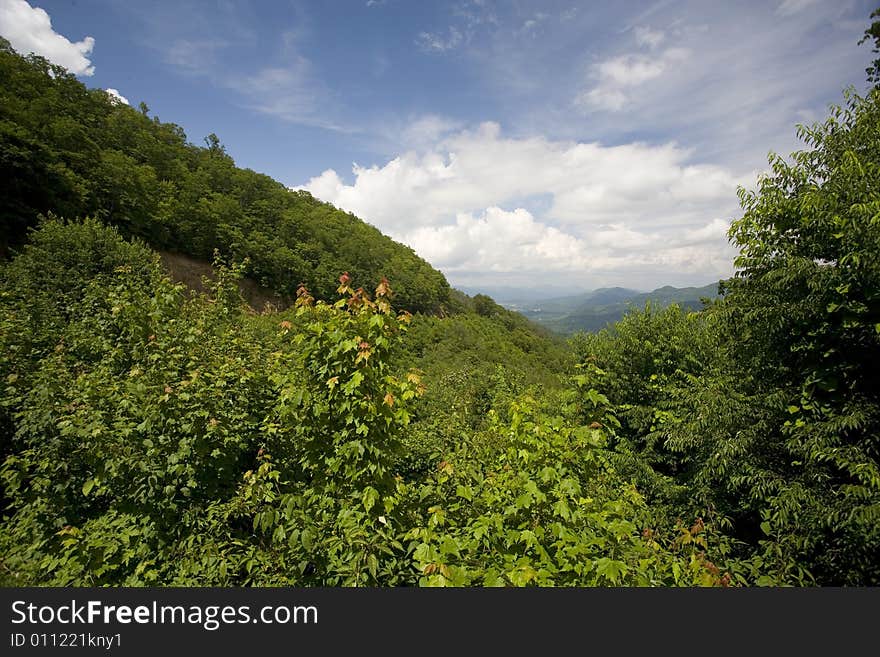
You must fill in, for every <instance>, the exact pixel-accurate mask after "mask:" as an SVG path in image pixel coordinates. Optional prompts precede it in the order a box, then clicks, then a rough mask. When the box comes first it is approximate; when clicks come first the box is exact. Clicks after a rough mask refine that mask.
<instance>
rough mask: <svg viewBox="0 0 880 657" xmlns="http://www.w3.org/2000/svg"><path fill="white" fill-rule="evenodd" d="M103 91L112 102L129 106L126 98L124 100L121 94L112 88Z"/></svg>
mask: <svg viewBox="0 0 880 657" xmlns="http://www.w3.org/2000/svg"><path fill="white" fill-rule="evenodd" d="M104 91H106V92H107V95H108V96H110V98H111V99H112V100H113V101H114V102H117V103H122V104H123V105H128V104H129V102H128V98H126V97H125V96H123V95H122V94H121V93H119V91H118V90H116V89H113V88H110V89H104Z"/></svg>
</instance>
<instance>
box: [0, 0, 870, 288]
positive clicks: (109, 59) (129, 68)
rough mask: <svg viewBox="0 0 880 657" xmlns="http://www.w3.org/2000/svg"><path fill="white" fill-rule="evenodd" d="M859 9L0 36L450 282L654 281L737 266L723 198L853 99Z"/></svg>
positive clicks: (296, 19) (189, 15)
mask: <svg viewBox="0 0 880 657" xmlns="http://www.w3.org/2000/svg"><path fill="white" fill-rule="evenodd" d="M872 8H873V7H872V5H871V4H870V3H869V2H863V1H861V0H840V1H824V2H823V1H821V0H776V1H771V0H765V1H761V2H745V1H742V2H739V1H738V2H735V3H731V2H707V1H705V0H703V1H686V0H682V1H672V0H661V1H660V2H625V3H605V2H602V3H600V2H592V3H586V2H570V1H569V2H526V1H519V2H504V3H502V2H491V1H490V0H480V1H474V0H460V1H454V2H433V3H432V2H415V1H409V2H404V1H395V0H385V1H384V2H383V1H380V0H369V1H367V0H359V1H357V2H292V1H291V2H284V1H279V0H275V1H272V2H243V1H239V0H225V1H200V2H194V1H190V0H175V1H174V2H165V0H153V1H150V2H130V1H123V0H78V1H74V0H67V1H62V0H30V3H28V2H26V1H25V0H0V33H2V34H3V35H4V36H5V37H6V38H8V39H10V41H11V42H12V44H13V46H14V47H16V48H17V49H19V50H34V51H37V52H40V51H42V52H40V54H44V55H45V56H47V57H49V58H50V59H53V60H54V61H56V62H57V63H60V64H62V65H64V66H67V67H68V68H69V69H70V70H72V71H73V72H74V73H76V74H77V75H78V76H79V77H80V79H81V80H82V81H83V82H85V83H86V84H87V85H88V86H93V87H101V88H105V89H108V88H112V89H115V90H117V91H118V93H120V94H121V95H122V96H124V97H125V98H126V99H127V100H128V101H129V102H130V103H131V104H132V105H137V104H138V103H139V102H140V101H144V102H146V103H147V104H148V106H149V107H150V109H151V111H152V113H153V114H155V115H157V116H159V118H160V119H162V120H163V121H171V122H174V123H177V124H179V125H181V126H182V127H183V128H184V129H185V131H186V133H187V135H188V136H189V139H190V140H191V141H192V142H194V143H201V140H202V139H203V137H205V136H206V135H207V134H209V133H211V132H214V133H216V134H217V135H219V137H220V139H221V141H222V142H223V143H224V144H225V146H226V148H227V150H228V152H229V153H230V154H231V155H232V156H233V157H234V158H235V160H236V162H237V163H238V164H239V165H240V166H245V167H249V168H252V169H255V170H257V171H261V172H264V173H267V174H269V175H271V176H272V177H274V178H276V179H278V180H280V181H281V182H283V183H285V184H287V185H289V186H291V187H304V188H306V189H309V190H310V191H311V192H312V193H313V194H315V195H316V196H318V197H319V198H322V199H324V200H327V201H329V202H331V203H334V204H335V205H337V206H339V207H342V208H344V209H346V210H350V211H352V212H354V213H355V214H357V215H358V216H360V217H362V218H363V219H365V220H367V221H369V222H370V223H372V224H374V225H376V226H377V227H379V228H380V229H381V230H382V231H383V232H385V233H386V234H389V235H391V236H392V237H394V238H395V239H397V240H399V241H402V242H405V243H407V244H410V245H411V246H413V248H415V249H416V251H417V252H419V253H420V254H421V255H423V256H424V257H426V258H427V259H428V260H429V261H430V262H431V263H432V264H434V265H435V266H437V267H438V268H440V269H441V270H442V271H444V273H446V275H447V277H448V278H449V279H450V282H452V283H453V284H454V285H461V286H467V287H470V288H484V289H487V290H491V289H493V288H496V287H498V286H509V285H510V286H525V287H535V286H543V287H549V288H553V289H560V288H562V287H568V288H574V289H588V288H594V287H599V286H604V285H625V286H629V287H634V288H637V289H652V288H654V287H659V286H660V285H664V284H673V285H686V284H705V283H708V282H710V281H712V280H716V279H717V278H719V277H723V276H728V275H730V274H731V273H732V271H733V269H732V258H733V255H734V252H733V250H732V249H731V247H730V246H729V245H728V244H727V239H726V237H725V231H726V228H727V226H728V225H729V222H730V220H731V219H732V218H735V217H736V216H737V211H738V206H737V199H736V187H737V185H745V186H747V187H750V186H753V185H754V182H755V179H756V176H757V175H758V174H759V172H760V171H761V170H763V169H764V168H765V167H766V156H767V153H768V151H771V150H773V151H776V152H780V153H783V154H787V153H789V152H791V151H792V150H794V149H796V148H798V146H799V145H798V143H797V141H796V138H795V132H794V126H795V124H796V123H798V122H811V121H814V120H819V119H822V118H823V117H824V115H825V113H826V109H827V107H828V105H829V104H830V103H835V102H840V100H841V98H842V90H843V88H844V87H846V86H848V85H851V84H852V85H855V86H856V87H857V89H858V90H862V89H863V88H864V86H865V85H864V77H865V76H864V69H865V66H866V65H867V64H868V62H869V61H870V59H871V53H870V48H869V46H868V45H862V46H859V45H857V42H858V40H859V38H860V37H861V35H862V33H863V31H864V29H865V28H866V27H867V25H868V22H869V19H868V16H869V14H870V12H871V10H872ZM38 9H41V10H43V11H42V12H41V11H38Z"/></svg>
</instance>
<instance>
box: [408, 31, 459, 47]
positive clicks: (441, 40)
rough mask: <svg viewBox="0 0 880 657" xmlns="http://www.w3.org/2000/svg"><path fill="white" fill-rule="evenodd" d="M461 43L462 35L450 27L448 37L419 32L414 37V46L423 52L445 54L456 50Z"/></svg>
mask: <svg viewBox="0 0 880 657" xmlns="http://www.w3.org/2000/svg"><path fill="white" fill-rule="evenodd" d="M461 42H462V34H461V32H459V31H458V30H457V29H456V28H454V27H450V28H449V31H448V36H443V35H442V34H435V33H434V32H420V33H419V35H418V37H416V45H417V46H418V47H419V48H420V49H421V50H423V51H424V52H446V51H447V50H453V49H455V48H457V47H458V46H459V45H460V44H461Z"/></svg>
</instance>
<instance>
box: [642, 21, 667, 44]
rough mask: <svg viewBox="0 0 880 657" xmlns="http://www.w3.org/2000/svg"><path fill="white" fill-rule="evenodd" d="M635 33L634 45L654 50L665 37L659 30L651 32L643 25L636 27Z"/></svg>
mask: <svg viewBox="0 0 880 657" xmlns="http://www.w3.org/2000/svg"><path fill="white" fill-rule="evenodd" d="M635 33H636V43H637V44H639V45H640V46H642V47H645V46H647V47H648V48H656V47H657V46H659V45H660V44H661V43H663V39H664V38H666V35H665V34H664V33H663V32H662V31H661V30H652V29H651V28H650V27H646V26H643V25H642V26H639V27H637V28H636V29H635Z"/></svg>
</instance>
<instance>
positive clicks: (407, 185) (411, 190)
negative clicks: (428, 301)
mask: <svg viewBox="0 0 880 657" xmlns="http://www.w3.org/2000/svg"><path fill="white" fill-rule="evenodd" d="M691 155H692V153H691V152H690V151H688V150H686V149H682V148H680V147H678V146H677V145H675V144H674V143H668V144H660V145H650V144H644V143H633V144H623V145H619V146H605V145H602V144H601V143H597V142H575V141H558V140H551V139H547V138H544V137H532V138H511V137H506V136H504V135H503V134H502V132H501V128H500V126H499V125H498V124H495V123H484V124H482V125H480V126H478V127H477V128H475V129H471V130H459V131H456V132H454V133H452V134H450V135H448V136H446V137H444V138H442V139H441V140H439V141H438V142H437V143H436V144H434V145H433V146H432V147H429V148H425V149H422V150H410V151H407V152H405V153H402V154H400V155H398V156H397V157H395V158H393V159H391V160H390V161H388V162H386V163H385V164H384V165H381V166H380V165H373V166H360V165H357V164H355V165H354V167H353V169H352V173H353V181H352V182H351V183H347V182H346V181H345V180H343V178H342V177H341V176H340V174H339V173H338V172H336V171H335V170H333V169H329V170H327V171H324V172H323V173H322V174H321V175H319V176H316V177H314V178H312V179H311V180H309V181H308V182H307V183H306V184H304V185H302V186H301V187H300V188H301V189H306V190H308V191H310V192H311V193H312V194H313V195H315V196H316V197H318V198H320V199H323V200H325V201H329V202H331V203H333V204H335V205H336V206H338V207H341V208H343V209H345V210H348V211H351V212H353V213H355V214H356V215H358V216H360V217H362V218H364V219H366V220H367V221H369V222H371V223H373V224H374V225H376V226H377V227H379V228H380V229H381V230H383V231H384V232H386V233H388V234H390V235H391V236H392V237H394V238H395V239H398V240H400V241H402V242H404V243H407V244H409V245H410V246H412V247H413V248H415V249H416V251H417V252H418V253H420V254H421V255H422V256H423V257H425V258H426V259H428V260H429V261H430V262H431V263H432V264H434V265H435V266H437V267H439V268H440V269H442V270H443V271H445V272H446V273H447V274H448V275H450V278H451V279H452V280H453V281H456V280H460V277H458V274H461V275H464V274H465V273H468V276H469V280H470V279H472V278H473V276H476V275H477V274H476V272H479V271H483V272H488V273H487V274H486V276H490V277H491V276H494V275H497V274H499V273H500V272H509V271H511V270H512V269H516V270H518V271H535V272H538V271H542V270H544V271H556V272H562V271H564V272H568V273H569V274H570V275H571V276H573V277H575V278H580V279H581V280H583V281H584V282H585V284H586V282H587V281H597V280H601V281H609V282H610V281H611V280H612V279H613V281H616V282H618V283H625V284H630V285H634V286H636V287H638V286H642V285H644V278H645V275H644V272H645V271H646V268H647V269H649V270H651V271H652V272H653V273H652V274H651V275H650V276H651V280H652V282H653V281H655V280H658V281H659V280H662V281H664V282H665V281H669V280H670V279H671V278H672V277H675V276H678V277H679V278H680V277H681V276H683V275H688V276H690V278H689V280H705V281H709V280H712V279H713V278H716V277H720V276H723V275H727V274H729V273H730V271H731V270H730V267H731V264H730V263H731V259H732V255H733V253H732V250H731V249H730V247H729V246H728V244H727V239H726V236H725V232H726V229H727V226H728V221H729V219H730V218H731V217H732V216H733V215H734V214H735V213H736V212H737V209H738V206H737V200H736V187H737V185H740V184H743V185H749V184H751V183H752V182H753V181H754V176H753V174H752V173H748V174H735V173H734V172H732V171H730V170H728V169H726V168H722V167H718V166H714V165H710V164H702V163H694V162H691V161H690V157H691ZM665 268H671V271H669V272H665V273H664V271H663V270H664V269H665ZM499 280H501V279H499ZM677 280H678V279H677Z"/></svg>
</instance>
